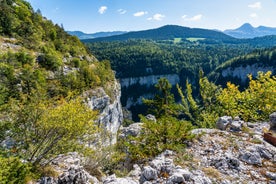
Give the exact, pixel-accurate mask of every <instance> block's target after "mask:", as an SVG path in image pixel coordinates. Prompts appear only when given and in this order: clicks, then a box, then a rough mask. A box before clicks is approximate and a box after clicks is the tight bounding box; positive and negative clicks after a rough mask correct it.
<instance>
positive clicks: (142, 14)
mask: <svg viewBox="0 0 276 184" xmlns="http://www.w3.org/2000/svg"><path fill="white" fill-rule="evenodd" d="M146 14H148V12H146V11H140V12H136V13H134V14H133V16H134V17H141V16H144V15H146Z"/></svg>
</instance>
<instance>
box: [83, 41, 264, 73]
mask: <svg viewBox="0 0 276 184" xmlns="http://www.w3.org/2000/svg"><path fill="white" fill-rule="evenodd" d="M263 39H265V40H266V38H263ZM254 42H255V41H254ZM259 43H261V42H259ZM86 45H87V46H88V47H89V48H90V50H91V51H92V53H93V54H94V55H95V56H96V57H97V58H99V59H100V60H104V59H106V60H109V61H110V62H111V66H112V68H113V69H114V70H115V71H116V76H117V77H118V78H126V77H137V76H145V75H152V74H154V75H158V74H170V73H177V74H180V75H181V74H189V73H190V74H191V77H193V76H194V75H195V74H196V75H197V74H198V71H199V69H200V68H201V69H203V70H204V72H205V73H206V74H208V73H210V72H211V71H213V70H214V69H215V68H216V67H218V66H219V65H220V64H222V63H224V62H226V61H227V60H230V59H232V58H234V57H238V56H241V55H245V54H247V53H250V52H253V51H254V50H255V49H259V48H266V45H265V44H263V45H262V44H260V45H258V44H250V43H248V44H223V43H221V44H206V43H202V42H200V41H199V40H196V39H195V40H181V39H180V40H177V41H175V40H171V41H170V40H167V41H154V40H135V39H133V40H128V41H114V42H94V43H86Z"/></svg>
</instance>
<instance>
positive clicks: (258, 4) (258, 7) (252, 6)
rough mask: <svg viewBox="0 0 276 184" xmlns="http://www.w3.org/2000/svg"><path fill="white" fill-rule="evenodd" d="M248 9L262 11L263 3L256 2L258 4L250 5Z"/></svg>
mask: <svg viewBox="0 0 276 184" xmlns="http://www.w3.org/2000/svg"><path fill="white" fill-rule="evenodd" d="M248 7H249V8H252V9H261V8H262V3H261V2H256V3H253V4H249V5H248Z"/></svg>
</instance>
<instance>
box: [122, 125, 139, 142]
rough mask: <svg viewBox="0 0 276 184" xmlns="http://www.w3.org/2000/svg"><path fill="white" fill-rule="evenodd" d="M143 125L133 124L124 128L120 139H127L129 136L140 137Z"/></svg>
mask: <svg viewBox="0 0 276 184" xmlns="http://www.w3.org/2000/svg"><path fill="white" fill-rule="evenodd" d="M142 125H143V123H133V124H131V125H129V126H128V127H122V128H121V129H120V130H121V133H120V135H119V138H122V139H125V138H127V137H128V136H134V137H136V136H138V135H139V134H140V132H141V130H142Z"/></svg>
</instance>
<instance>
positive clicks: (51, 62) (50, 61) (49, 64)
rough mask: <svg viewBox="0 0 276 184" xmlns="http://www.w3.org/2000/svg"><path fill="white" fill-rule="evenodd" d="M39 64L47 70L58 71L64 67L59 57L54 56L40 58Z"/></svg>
mask: <svg viewBox="0 0 276 184" xmlns="http://www.w3.org/2000/svg"><path fill="white" fill-rule="evenodd" d="M38 63H39V64H40V65H41V66H42V67H44V68H46V69H47V70H53V71H56V70H58V69H59V68H60V67H61V66H62V61H61V59H60V58H59V57H57V56H55V55H52V54H45V55H40V56H38Z"/></svg>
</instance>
